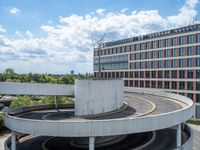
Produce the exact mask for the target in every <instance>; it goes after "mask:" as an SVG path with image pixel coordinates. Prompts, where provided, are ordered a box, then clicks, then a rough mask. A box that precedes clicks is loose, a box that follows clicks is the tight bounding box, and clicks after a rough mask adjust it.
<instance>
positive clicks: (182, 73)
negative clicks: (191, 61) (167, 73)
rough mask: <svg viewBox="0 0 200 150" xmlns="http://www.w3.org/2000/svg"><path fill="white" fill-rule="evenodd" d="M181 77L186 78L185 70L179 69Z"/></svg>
mask: <svg viewBox="0 0 200 150" xmlns="http://www.w3.org/2000/svg"><path fill="white" fill-rule="evenodd" d="M179 78H181V79H183V78H185V70H180V71H179Z"/></svg>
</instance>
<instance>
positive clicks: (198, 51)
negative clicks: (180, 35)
mask: <svg viewBox="0 0 200 150" xmlns="http://www.w3.org/2000/svg"><path fill="white" fill-rule="evenodd" d="M196 49H197V55H200V46H197V47H196Z"/></svg>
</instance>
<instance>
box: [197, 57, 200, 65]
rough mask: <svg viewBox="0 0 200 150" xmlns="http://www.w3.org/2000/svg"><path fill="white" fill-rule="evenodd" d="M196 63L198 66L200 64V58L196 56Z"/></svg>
mask: <svg viewBox="0 0 200 150" xmlns="http://www.w3.org/2000/svg"><path fill="white" fill-rule="evenodd" d="M196 64H197V66H198V67H199V66H200V58H196Z"/></svg>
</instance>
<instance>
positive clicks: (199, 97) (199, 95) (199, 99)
mask: <svg viewBox="0 0 200 150" xmlns="http://www.w3.org/2000/svg"><path fill="white" fill-rule="evenodd" d="M196 102H197V103H199V102H200V94H196Z"/></svg>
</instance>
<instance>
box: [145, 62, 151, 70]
mask: <svg viewBox="0 0 200 150" xmlns="http://www.w3.org/2000/svg"><path fill="white" fill-rule="evenodd" d="M146 68H147V69H148V68H151V62H150V61H146Z"/></svg>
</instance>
